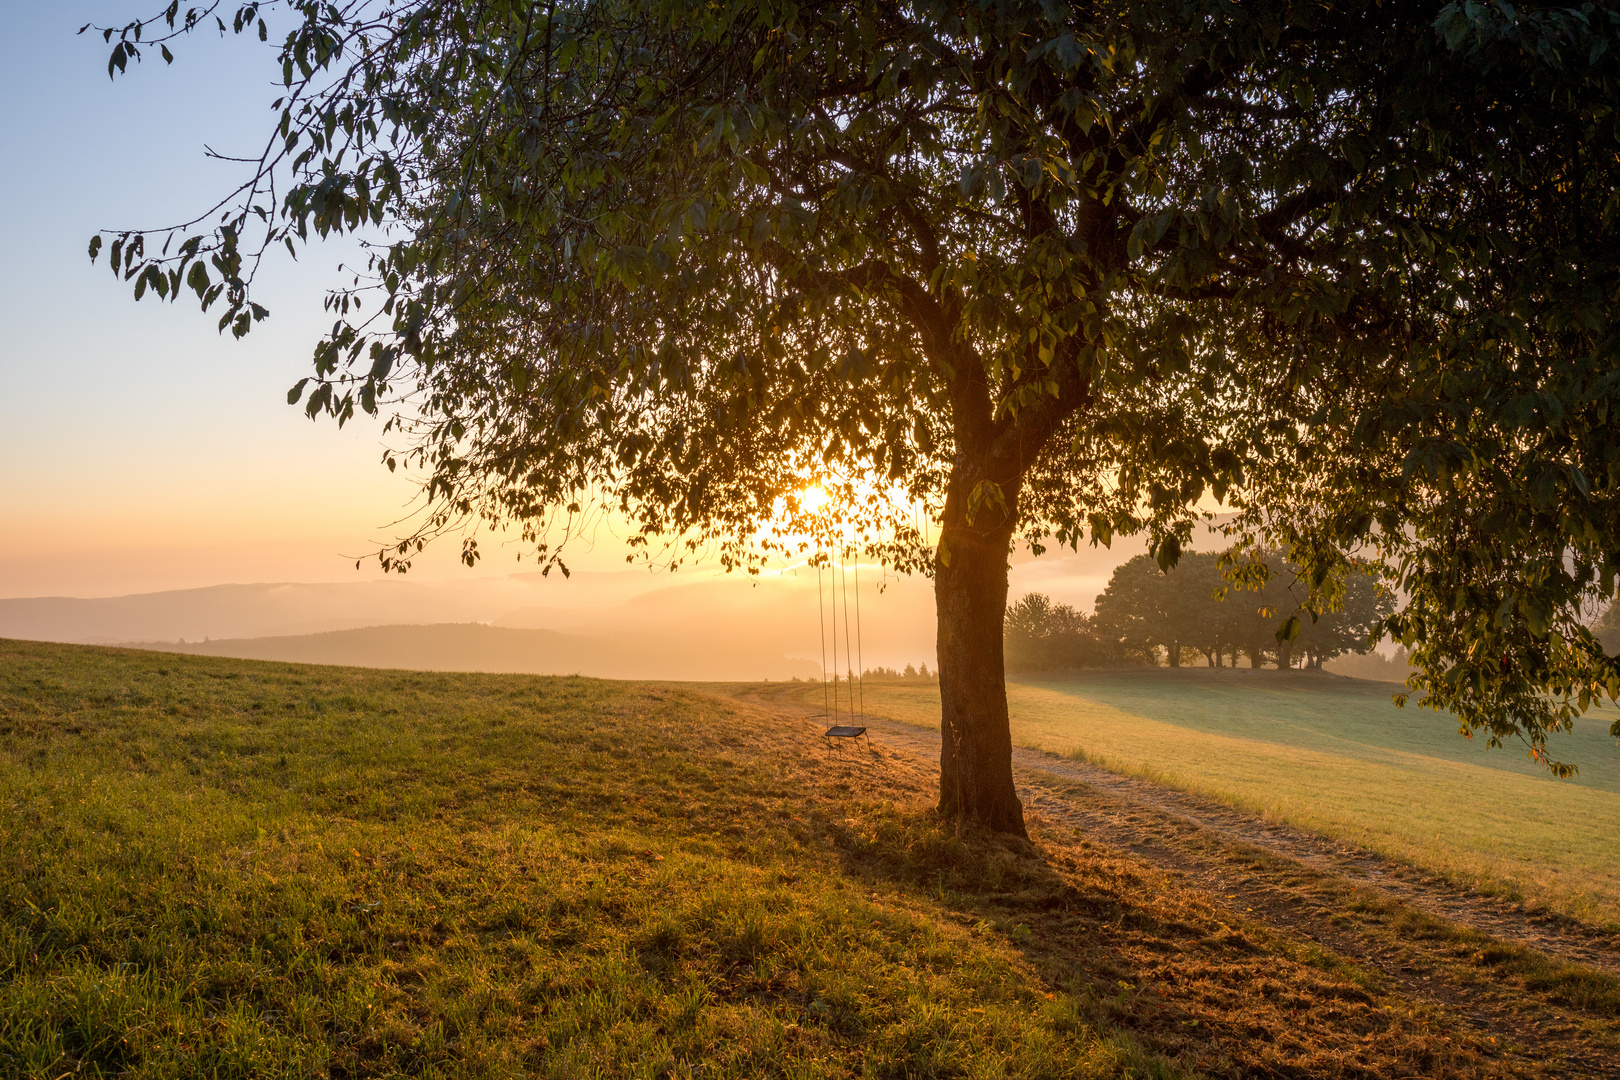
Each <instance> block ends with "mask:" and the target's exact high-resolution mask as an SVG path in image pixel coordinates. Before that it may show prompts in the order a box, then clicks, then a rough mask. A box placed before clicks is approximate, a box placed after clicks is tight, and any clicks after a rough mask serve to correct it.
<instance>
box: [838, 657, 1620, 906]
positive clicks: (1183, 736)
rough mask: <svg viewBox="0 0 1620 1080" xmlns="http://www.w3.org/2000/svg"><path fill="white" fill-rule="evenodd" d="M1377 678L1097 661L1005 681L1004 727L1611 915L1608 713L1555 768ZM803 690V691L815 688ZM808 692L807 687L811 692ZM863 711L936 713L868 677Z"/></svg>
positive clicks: (909, 716)
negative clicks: (1007, 716) (1494, 744)
mask: <svg viewBox="0 0 1620 1080" xmlns="http://www.w3.org/2000/svg"><path fill="white" fill-rule="evenodd" d="M1393 689H1394V688H1392V687H1388V686H1384V685H1381V684H1376V683H1361V682H1356V681H1353V680H1346V679H1340V678H1335V677H1332V676H1309V675H1300V674H1296V673H1281V672H1268V671H1260V672H1248V671H1240V672H1230V671H1226V672H1222V671H1207V670H1196V669H1195V670H1184V671H1181V672H1171V671H1166V670H1147V671H1140V672H1099V673H1095V674H1087V675H1080V676H1074V677H1069V678H1062V679H1043V680H1033V679H1029V680H1024V681H1021V682H1015V683H1012V684H1010V685H1009V687H1008V693H1009V704H1010V707H1011V710H1012V721H1013V737H1014V739H1015V740H1017V741H1018V742H1020V743H1021V744H1023V745H1027V746H1033V747H1038V748H1040V749H1045V750H1051V751H1054V752H1057V753H1068V754H1074V755H1076V756H1079V757H1083V758H1086V759H1088V760H1093V761H1096V762H1098V763H1100V764H1104V765H1107V766H1109V767H1111V768H1115V769H1118V770H1120V771H1124V772H1132V773H1137V774H1142V775H1150V776H1153V777H1154V778H1156V779H1160V780H1162V781H1164V782H1166V783H1169V784H1171V785H1174V786H1177V787H1182V788H1186V789H1190V790H1195V791H1199V792H1203V793H1205V794H1210V795H1214V796H1216V797H1218V798H1221V799H1225V800H1227V801H1229V802H1234V803H1238V804H1240V805H1244V806H1247V807H1250V808H1252V809H1254V810H1257V811H1259V812H1261V813H1264V814H1269V815H1272V816H1275V817H1277V818H1280V819H1283V820H1287V821H1290V822H1293V823H1295V824H1298V825H1303V826H1305V827H1307V828H1312V829H1317V830H1319V831H1322V832H1325V833H1328V834H1330V835H1334V836H1339V837H1343V838H1346V839H1349V840H1353V841H1355V842H1358V843H1363V844H1366V845H1368V846H1370V847H1372V848H1375V849H1377V850H1381V851H1384V852H1386V853H1389V854H1392V855H1395V856H1397V857H1399V858H1402V859H1406V860H1410V861H1412V862H1414V863H1417V864H1419V865H1423V866H1428V867H1432V868H1434V869H1436V870H1440V871H1443V872H1446V873H1449V874H1453V875H1456V876H1458V877H1460V878H1462V879H1465V880H1469V881H1472V882H1475V883H1477V884H1480V885H1482V886H1486V887H1492V888H1497V889H1502V890H1506V891H1509V892H1511V893H1517V894H1520V895H1523V896H1525V897H1527V898H1529V899H1532V900H1535V901H1538V902H1541V903H1545V904H1547V905H1549V906H1551V907H1553V908H1556V909H1558V910H1562V911H1564V912H1566V913H1569V914H1574V915H1577V916H1579V917H1582V918H1586V919H1589V920H1592V921H1595V922H1598V923H1606V924H1611V925H1613V924H1617V923H1620V845H1617V844H1616V842H1615V832H1616V828H1617V827H1620V752H1617V749H1616V746H1615V743H1614V740H1613V739H1612V738H1610V737H1609V735H1608V724H1609V720H1610V719H1611V717H1610V716H1603V717H1589V718H1586V719H1584V720H1582V721H1579V722H1578V726H1577V728H1576V731H1575V732H1574V734H1573V735H1570V736H1560V737H1559V738H1558V739H1557V740H1555V743H1554V751H1555V752H1556V753H1557V754H1559V755H1560V756H1562V757H1565V758H1566V759H1569V760H1573V761H1575V762H1577V763H1578V764H1579V765H1580V767H1581V777H1580V778H1579V780H1577V781H1573V782H1570V781H1559V780H1554V779H1552V778H1551V777H1550V776H1548V775H1547V774H1546V773H1545V771H1544V770H1542V769H1540V767H1539V766H1536V765H1535V764H1534V763H1533V762H1530V761H1527V760H1526V759H1525V758H1524V756H1523V754H1522V753H1519V752H1517V751H1515V750H1514V749H1513V748H1512V747H1511V746H1510V747H1507V748H1504V749H1499V750H1488V749H1487V748H1486V747H1485V746H1484V745H1483V741H1482V740H1475V741H1473V742H1470V741H1468V740H1465V739H1462V738H1461V737H1459V736H1458V735H1457V731H1456V725H1455V723H1454V722H1453V721H1451V720H1450V719H1448V718H1447V717H1444V716H1436V715H1435V714H1434V713H1431V712H1428V711H1426V710H1422V709H1419V708H1416V707H1415V706H1408V707H1407V708H1406V709H1404V710H1402V709H1396V708H1395V707H1394V705H1393V704H1392V703H1391V701H1390V694H1391V692H1392V690H1393ZM818 692H819V691H818ZM812 696H813V695H812ZM866 703H867V708H868V710H869V711H871V712H874V713H881V714H885V715H889V716H891V717H893V718H894V719H897V720H902V721H905V722H907V723H914V724H922V725H926V726H931V727H937V726H938V715H939V713H938V710H939V698H938V692H937V690H936V689H935V688H934V687H932V686H928V685H896V684H880V683H871V684H869V685H868V686H867V687H866Z"/></svg>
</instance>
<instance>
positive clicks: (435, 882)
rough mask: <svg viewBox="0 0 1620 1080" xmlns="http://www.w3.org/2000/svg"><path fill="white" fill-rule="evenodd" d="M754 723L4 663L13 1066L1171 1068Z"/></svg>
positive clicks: (240, 668) (612, 693)
mask: <svg viewBox="0 0 1620 1080" xmlns="http://www.w3.org/2000/svg"><path fill="white" fill-rule="evenodd" d="M751 715H752V714H749V713H747V712H746V711H745V712H742V713H739V712H737V711H736V709H735V707H734V706H732V705H730V704H727V703H724V702H721V701H718V700H716V699H713V698H710V697H706V696H702V695H700V694H697V693H694V692H687V691H681V690H676V689H670V688H667V687H663V688H660V687H651V686H639V685H631V684H612V683H605V682H599V681H594V680H587V679H577V678H575V679H548V678H541V677H529V676H489V675H445V674H419V673H407V672H393V671H364V670H357V669H336V668H328V669H317V668H305V667H296V666H291V665H286V664H275V663H258V662H251V661H236V660H223V659H207V658H192V657H177V656H171V655H164V654H154V653H139V652H129V651H120V650H110V649H92V648H79V647H73V646H58V645H42V644H36V643H24V642H7V641H0V1075H8V1076H37V1077H42V1078H57V1077H62V1076H67V1075H73V1076H108V1077H110V1076H121V1077H153V1078H156V1077H177V1076H220V1077H248V1076H252V1077H276V1076H329V1077H353V1076H395V1075H412V1076H438V1077H451V1076H455V1077H474V1076H477V1077H486V1076H487V1077H498V1076H521V1075H538V1076H557V1077H569V1078H576V1077H593V1076H601V1077H638V1076H645V1077H653V1076H693V1075H703V1076H716V1077H729V1076H736V1077H742V1076H750V1077H751V1076H778V1077H821V1076H829V1077H835V1076H854V1075H866V1076H895V1077H898V1076H936V1075H937V1076H964V1077H966V1076H1008V1075H1011V1076H1041V1077H1048V1076H1050V1077H1061V1076H1085V1077H1090V1076H1113V1077H1125V1076H1135V1077H1144V1076H1156V1075H1169V1074H1171V1073H1172V1071H1173V1070H1171V1069H1170V1068H1169V1066H1167V1065H1165V1064H1164V1063H1163V1062H1162V1061H1161V1060H1159V1059H1155V1058H1152V1057H1150V1056H1148V1055H1147V1054H1146V1053H1145V1052H1144V1051H1141V1050H1139V1049H1136V1044H1135V1043H1134V1042H1133V1041H1132V1040H1131V1039H1128V1038H1126V1037H1124V1036H1120V1035H1117V1034H1109V1033H1108V1032H1106V1031H1101V1030H1099V1027H1098V1025H1097V1023H1095V1022H1094V1021H1092V1020H1088V1017H1089V1016H1093V1015H1094V1014H1093V1013H1088V1012H1087V1011H1086V1007H1085V999H1084V997H1083V995H1079V994H1076V993H1070V992H1068V991H1066V990H1065V989H1064V988H1063V987H1061V986H1053V985H1050V984H1049V983H1048V982H1046V981H1043V979H1042V977H1041V975H1040V974H1039V973H1038V972H1037V971H1036V970H1035V968H1034V967H1033V966H1032V964H1031V963H1030V962H1029V960H1028V959H1027V958H1026V957H1025V956H1024V955H1023V954H1022V953H1021V952H1020V951H1019V949H1018V948H1017V947H1016V945H1017V943H1016V940H1015V939H1016V933H1014V932H1013V931H1009V932H1008V934H1001V933H997V932H992V931H991V930H990V929H989V928H988V927H986V926H985V925H983V924H978V925H975V924H974V923H973V922H972V921H971V920H964V919H963V918H962V917H961V915H960V912H959V911H956V910H953V909H952V908H951V906H950V904H949V901H950V898H951V894H950V888H949V880H950V875H949V873H943V876H941V874H934V875H933V876H930V877H928V878H927V879H926V883H925V885H923V886H919V887H916V888H909V887H902V884H900V883H898V882H897V881H895V880H892V879H890V878H888V877H885V876H883V875H881V874H878V875H873V874H865V875H862V874H860V873H857V872H856V870H855V869H854V867H857V865H858V864H859V861H860V859H864V860H866V861H867V862H868V863H870V862H871V861H872V860H878V861H880V862H881V861H883V860H890V861H891V862H894V863H896V864H900V863H907V861H908V860H913V861H914V860H915V859H917V858H921V857H923V856H926V857H927V858H928V859H932V860H933V863H931V864H930V865H936V864H937V865H939V866H945V867H947V868H948V867H949V865H950V863H951V860H952V859H956V858H961V857H966V856H964V855H963V854H962V851H963V849H962V847H961V844H960V842H958V841H956V840H955V839H954V838H953V837H951V836H949V835H948V834H945V833H943V832H942V831H940V830H939V829H938V828H937V826H935V825H933V824H932V823H931V821H930V819H928V818H927V816H926V815H923V814H916V813H909V812H901V811H897V810H896V808H895V806H894V805H893V804H892V803H887V802H884V801H883V800H882V799H881V798H877V797H874V796H872V795H871V794H870V792H866V793H863V792H862V790H860V789H858V786H857V787H856V788H851V787H850V785H849V784H848V783H845V782H843V781H840V782H839V784H832V785H831V787H829V784H830V783H831V782H830V781H827V780H826V778H825V777H819V774H813V773H812V772H809V771H806V769H805V768H804V767H801V766H800V765H799V764H798V763H797V762H798V758H799V757H801V756H802V748H799V747H796V746H795V745H794V743H793V741H792V740H791V739H788V738H787V737H786V736H769V735H768V734H760V733H758V732H756V731H753V730H751V729H750V725H751V724H752V723H753V721H752V720H751V718H750V717H751ZM773 738H774V739H775V741H773ZM784 740H786V741H784ZM818 777H819V778H818ZM829 791H831V792H832V794H829ZM840 791H841V792H842V793H840ZM852 853H854V854H852ZM857 854H858V855H859V859H857V858H856V855H857ZM992 854H993V853H992ZM985 859H988V861H984V860H985ZM852 860H854V861H852ZM1002 865H1004V861H1003V862H997V861H996V860H995V858H991V857H990V856H984V857H983V858H981V861H980V862H979V863H978V864H976V865H975V868H974V870H973V876H974V877H975V878H976V879H978V880H979V881H980V882H981V884H982V886H983V887H984V888H987V889H991V890H994V889H996V888H997V887H998V880H997V877H996V874H997V872H998V871H997V870H996V867H998V866H1002ZM1015 929H1016V928H1015ZM1009 935H1010V936H1009Z"/></svg>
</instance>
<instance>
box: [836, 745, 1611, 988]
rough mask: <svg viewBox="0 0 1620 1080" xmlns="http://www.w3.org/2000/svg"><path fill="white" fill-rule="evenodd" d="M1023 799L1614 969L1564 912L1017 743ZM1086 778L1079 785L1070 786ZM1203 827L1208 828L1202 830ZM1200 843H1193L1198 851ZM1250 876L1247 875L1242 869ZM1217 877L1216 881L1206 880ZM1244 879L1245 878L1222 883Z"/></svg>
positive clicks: (1200, 859) (1157, 853)
mask: <svg viewBox="0 0 1620 1080" xmlns="http://www.w3.org/2000/svg"><path fill="white" fill-rule="evenodd" d="M866 722H867V724H868V725H869V726H870V727H871V728H872V730H873V731H874V732H878V733H881V738H882V739H883V741H884V742H885V743H887V744H888V745H890V746H892V747H894V748H895V749H903V750H905V751H906V752H908V753H910V754H913V755H915V756H917V757H923V758H927V759H928V760H936V759H937V758H938V757H939V733H938V732H937V731H929V730H927V729H924V728H917V727H913V726H911V725H909V724H899V723H895V722H893V721H889V720H884V719H881V718H879V717H868V718H867V720H866ZM1013 767H1014V769H1015V770H1017V772H1018V774H1019V776H1018V780H1019V785H1018V786H1019V797H1020V798H1021V799H1023V800H1024V805H1025V807H1026V808H1027V809H1029V810H1030V811H1032V812H1034V813H1038V814H1040V815H1041V816H1043V817H1046V818H1048V819H1051V820H1055V821H1062V822H1064V823H1066V824H1070V825H1072V826H1074V827H1076V828H1078V829H1080V830H1081V832H1082V833H1083V834H1085V836H1086V837H1087V838H1088V839H1092V840H1095V841H1097V842H1101V843H1105V844H1108V845H1110V846H1112V847H1117V848H1123V849H1125V850H1129V851H1131V852H1134V853H1135V854H1136V855H1138V856H1139V857H1141V858H1143V859H1145V860H1147V861H1149V862H1152V863H1155V864H1157V865H1160V866H1165V867H1168V868H1170V869H1176V870H1181V871H1184V872H1189V871H1191V870H1192V869H1193V868H1194V867H1195V866H1199V865H1202V864H1203V863H1206V862H1207V861H1208V859H1209V851H1210V849H1211V845H1210V841H1211V840H1214V841H1216V842H1217V843H1220V842H1225V843H1227V844H1230V843H1231V842H1236V843H1238V844H1241V845H1244V846H1247V847H1250V848H1256V849H1259V851H1261V852H1264V853H1266V854H1268V855H1271V856H1274V857H1276V858H1278V859H1281V860H1285V861H1291V862H1294V863H1297V864H1299V865H1300V866H1303V867H1306V868H1308V869H1310V870H1314V871H1317V872H1318V873H1319V874H1327V875H1337V876H1340V877H1342V878H1344V879H1346V880H1348V881H1349V882H1352V883H1355V884H1357V885H1361V886H1365V887H1368V888H1372V889H1376V890H1378V891H1380V892H1382V893H1384V894H1386V895H1388V896H1390V897H1392V898H1394V899H1396V900H1399V901H1400V902H1402V903H1404V904H1406V905H1408V906H1410V907H1413V908H1416V909H1418V910H1419V911H1423V912H1427V913H1428V914H1430V915H1434V916H1437V917H1439V918H1442V919H1445V920H1447V921H1449V922H1453V923H1456V924H1458V925H1459V926H1466V927H1468V928H1470V929H1472V930H1476V931H1478V932H1480V933H1481V934H1485V935H1487V936H1489V937H1493V938H1497V939H1498V940H1501V941H1506V942H1509V943H1512V944H1516V945H1523V946H1525V947H1526V948H1531V949H1535V950H1537V951H1539V952H1542V953H1546V954H1547V955H1549V956H1555V957H1558V958H1560V959H1564V960H1568V961H1570V962H1571V963H1577V964H1581V965H1584V966H1586V967H1590V968H1594V969H1596V970H1599V971H1605V972H1608V973H1609V974H1611V975H1620V935H1614V934H1605V933H1603V932H1602V931H1600V930H1596V929H1594V928H1592V927H1588V926H1585V925H1583V924H1581V923H1577V922H1575V921H1574V920H1571V919H1568V918H1565V917H1563V916H1559V915H1555V914H1551V913H1547V912H1533V911H1529V910H1527V909H1526V908H1524V907H1523V906H1522V905H1519V904H1515V903H1512V902H1510V901H1504V900H1500V899H1498V898H1496V897H1491V896H1486V895H1483V894H1480V893H1475V892H1467V891H1462V890H1460V889H1459V888H1458V887H1457V886H1456V885H1455V884H1453V883H1452V882H1449V881H1446V880H1445V879H1443V878H1437V877H1430V876H1426V875H1424V874H1422V873H1421V872H1420V871H1417V870H1415V869H1413V868H1412V867H1409V866H1405V865H1402V864H1399V863H1396V862H1393V861H1392V860H1389V859H1386V858H1384V857H1383V856H1381V855H1378V854H1376V853H1374V852H1371V851H1368V850H1366V849H1364V848H1357V847H1346V846H1343V845H1340V844H1337V843H1335V842H1333V841H1332V840H1329V839H1327V838H1325V837H1322V836H1319V835H1317V834H1316V833H1312V832H1307V831H1305V830H1303V829H1297V828H1294V827H1293V826H1290V825H1285V824H1280V823H1277V822H1269V821H1264V820H1262V819H1260V818H1257V817H1255V816H1254V815H1252V814H1248V813H1245V812H1244V811H1241V810H1237V809H1234V808H1232V807H1230V806H1226V805H1224V804H1222V803H1219V802H1216V801H1214V800H1213V799H1206V798H1203V797H1201V796H1197V795H1191V794H1188V793H1186V792H1182V791H1176V790H1173V789H1171V788H1166V787H1162V786H1160V785H1158V784H1154V783H1152V782H1150V781H1146V780H1140V779H1137V778H1135V777H1130V776H1123V775H1121V774H1119V773H1115V772H1110V771H1109V770H1107V769H1103V768H1100V767H1098V766H1095V765H1088V764H1086V763H1085V762H1080V761H1074V760H1072V759H1069V758H1064V757H1059V756H1058V755H1056V754H1050V753H1047V752H1045V751H1043V750H1030V749H1026V748H1023V747H1015V748H1014V749H1013ZM1075 785H1084V788H1085V789H1087V790H1085V791H1077V790H1075V787H1074V786H1075ZM1200 834H1207V835H1200ZM1195 849H1196V851H1195ZM1248 876H1250V877H1252V876H1253V875H1248ZM1213 883H1214V882H1213V881H1212V884H1213ZM1226 884H1229V885H1231V886H1233V887H1236V888H1246V887H1248V886H1247V884H1246V882H1245V881H1243V880H1236V881H1232V882H1227V883H1226Z"/></svg>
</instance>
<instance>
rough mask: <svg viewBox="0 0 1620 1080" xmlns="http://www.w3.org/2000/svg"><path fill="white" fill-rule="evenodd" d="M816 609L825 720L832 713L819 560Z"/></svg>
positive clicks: (824, 603)
mask: <svg viewBox="0 0 1620 1080" xmlns="http://www.w3.org/2000/svg"><path fill="white" fill-rule="evenodd" d="M816 610H817V611H818V612H819V613H820V617H819V620H818V625H819V626H820V627H821V718H822V719H823V720H825V719H827V718H828V717H830V716H831V715H832V709H831V708H830V707H829V706H828V704H827V601H826V599H825V598H823V596H822V593H821V563H819V562H818V563H816ZM835 628H836V626H835ZM834 647H835V648H836V647H837V646H836V643H835V644H834Z"/></svg>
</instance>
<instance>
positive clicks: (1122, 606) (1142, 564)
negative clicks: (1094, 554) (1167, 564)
mask: <svg viewBox="0 0 1620 1080" xmlns="http://www.w3.org/2000/svg"><path fill="white" fill-rule="evenodd" d="M1172 576H1173V575H1172V574H1171V573H1167V572H1165V571H1164V570H1162V569H1161V568H1160V567H1159V564H1158V562H1157V561H1156V560H1154V559H1153V558H1152V557H1151V556H1148V555H1138V556H1136V557H1135V558H1133V559H1129V560H1127V561H1126V562H1124V563H1122V564H1121V565H1119V566H1117V567H1115V568H1114V572H1113V574H1112V575H1111V576H1110V577H1109V579H1108V586H1107V588H1105V589H1104V590H1103V592H1102V593H1101V594H1100V595H1099V596H1098V597H1097V603H1096V613H1097V614H1096V620H1097V632H1098V633H1099V634H1100V635H1101V636H1102V637H1103V639H1104V640H1106V641H1109V642H1112V643H1114V644H1116V645H1117V646H1118V647H1119V648H1120V649H1121V650H1123V652H1124V653H1125V655H1127V656H1134V657H1138V658H1140V659H1143V660H1147V661H1148V662H1149V663H1157V662H1158V652H1159V650H1160V649H1163V650H1164V655H1165V658H1166V660H1167V662H1168V663H1169V665H1170V666H1171V667H1179V666H1180V665H1181V659H1180V657H1181V646H1182V644H1183V643H1186V644H1189V645H1190V644H1192V640H1191V639H1190V638H1189V636H1188V634H1189V631H1190V630H1191V627H1190V625H1189V618H1188V616H1189V613H1190V612H1191V610H1192V608H1193V607H1194V600H1193V598H1192V597H1190V596H1188V595H1187V593H1186V591H1185V590H1184V589H1183V588H1182V587H1181V585H1182V582H1181V581H1180V580H1174V581H1173V580H1172Z"/></svg>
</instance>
